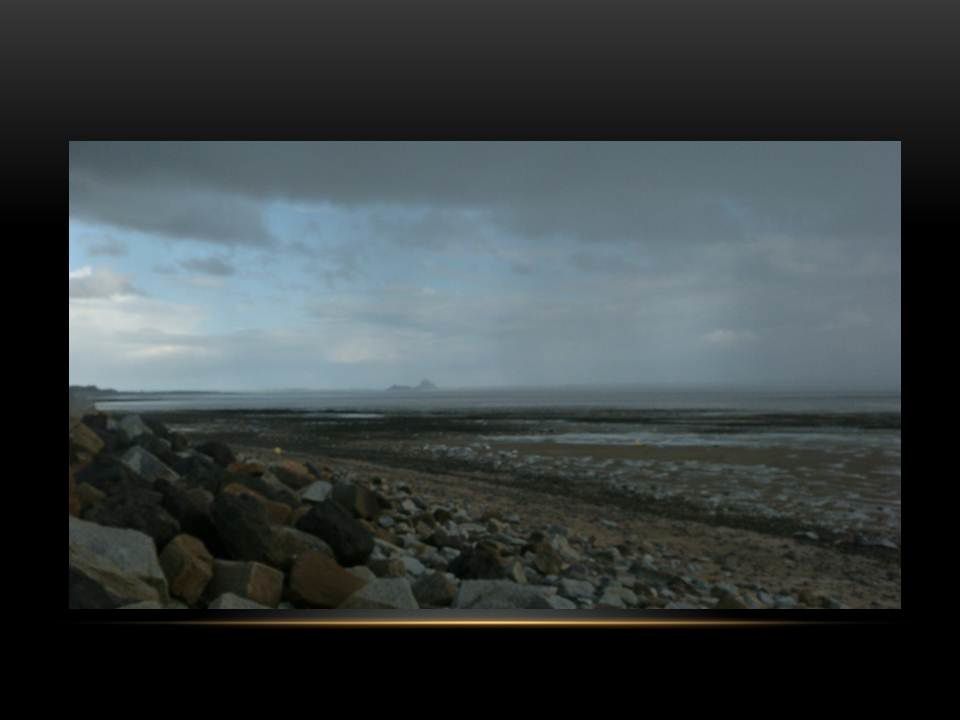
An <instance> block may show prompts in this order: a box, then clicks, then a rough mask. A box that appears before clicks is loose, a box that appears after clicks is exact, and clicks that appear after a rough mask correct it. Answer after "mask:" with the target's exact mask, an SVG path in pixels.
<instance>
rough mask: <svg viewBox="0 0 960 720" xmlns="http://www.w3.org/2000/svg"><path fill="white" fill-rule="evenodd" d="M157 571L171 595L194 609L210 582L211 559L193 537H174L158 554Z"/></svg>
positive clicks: (211, 575)
mask: <svg viewBox="0 0 960 720" xmlns="http://www.w3.org/2000/svg"><path fill="white" fill-rule="evenodd" d="M160 567H162V568H163V574H164V575H166V576H167V582H168V583H169V586H170V594H171V595H173V596H175V597H178V598H181V599H182V600H183V601H184V602H186V603H187V604H188V605H195V604H196V603H197V601H198V600H200V598H201V597H202V596H203V591H204V590H206V588H207V585H208V583H209V582H210V580H212V579H213V556H212V555H211V554H210V552H209V551H208V550H207V548H206V546H205V545H204V544H203V543H202V542H201V541H200V540H198V539H197V538H195V537H193V536H192V535H177V536H176V537H175V538H174V539H173V540H171V541H170V542H169V543H167V546H166V547H165V548H164V549H163V552H162V553H161V554H160Z"/></svg>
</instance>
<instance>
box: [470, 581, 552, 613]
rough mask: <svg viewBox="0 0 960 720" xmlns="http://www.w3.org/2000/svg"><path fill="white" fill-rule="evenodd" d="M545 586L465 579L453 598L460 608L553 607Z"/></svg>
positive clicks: (514, 608) (517, 608)
mask: <svg viewBox="0 0 960 720" xmlns="http://www.w3.org/2000/svg"><path fill="white" fill-rule="evenodd" d="M547 597H548V593H547V590H546V589H545V588H542V587H537V586H534V585H518V584H517V583H514V582H510V581H509V580H464V581H463V582H462V583H460V589H459V590H458V591H457V596H456V597H455V598H454V600H453V607H454V608H458V609H477V610H479V609H491V610H520V609H530V610H540V609H544V610H546V609H552V608H553V605H551V603H550V601H549V600H548V599H547Z"/></svg>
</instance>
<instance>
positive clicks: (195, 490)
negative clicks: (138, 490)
mask: <svg viewBox="0 0 960 720" xmlns="http://www.w3.org/2000/svg"><path fill="white" fill-rule="evenodd" d="M157 490H158V491H159V492H160V493H162V494H163V501H162V505H163V507H164V509H166V511H167V512H169V513H170V514H171V515H172V516H173V517H174V518H176V520H177V522H178V523H180V530H181V531H182V532H184V533H187V534H188V535H193V536H194V537H196V538H198V539H200V540H201V541H202V542H203V544H204V545H206V547H207V550H209V551H210V552H211V553H212V554H213V555H214V556H221V557H222V556H224V555H226V554H227V550H226V548H225V547H224V546H223V542H222V541H221V540H220V535H219V534H218V533H217V529H216V527H214V524H213V517H212V515H211V508H212V506H213V493H210V492H208V491H206V490H204V489H203V488H199V487H190V486H189V485H186V484H185V483H182V482H178V483H165V482H163V481H159V482H158V483H157Z"/></svg>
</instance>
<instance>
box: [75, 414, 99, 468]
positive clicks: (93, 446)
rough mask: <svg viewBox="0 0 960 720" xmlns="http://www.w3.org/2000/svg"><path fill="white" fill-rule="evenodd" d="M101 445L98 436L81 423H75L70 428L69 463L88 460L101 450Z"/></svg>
mask: <svg viewBox="0 0 960 720" xmlns="http://www.w3.org/2000/svg"><path fill="white" fill-rule="evenodd" d="M103 446H104V443H103V440H101V439H100V436H99V435H97V434H96V433H95V432H94V431H93V430H91V429H90V428H89V427H87V426H86V425H84V424H83V423H77V424H76V425H74V426H73V427H72V428H71V429H70V462H71V463H87V462H90V461H91V460H92V459H93V458H94V457H95V456H96V455H97V454H98V453H99V452H100V451H101V450H103Z"/></svg>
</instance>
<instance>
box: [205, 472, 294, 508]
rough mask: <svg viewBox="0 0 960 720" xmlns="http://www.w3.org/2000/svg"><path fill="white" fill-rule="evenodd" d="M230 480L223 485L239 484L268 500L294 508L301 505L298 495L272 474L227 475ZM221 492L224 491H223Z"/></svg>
mask: <svg viewBox="0 0 960 720" xmlns="http://www.w3.org/2000/svg"><path fill="white" fill-rule="evenodd" d="M227 476H228V478H229V480H227V482H226V483H224V484H223V485H222V487H225V486H226V485H230V484H239V485H243V486H244V487H247V488H249V489H251V490H254V491H255V492H257V493H259V494H260V495H262V496H263V497H265V498H267V499H268V500H272V501H273V502H278V503H283V504H284V505H287V506H289V507H290V508H294V507H296V506H298V505H299V504H300V498H299V497H297V494H296V493H295V492H294V491H293V490H291V489H290V488H288V487H287V486H286V485H284V484H283V483H282V482H280V481H279V480H277V478H276V477H274V476H273V474H272V473H269V472H266V473H264V474H263V475H238V474H236V473H228V474H227ZM221 492H223V490H222V489H221Z"/></svg>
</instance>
